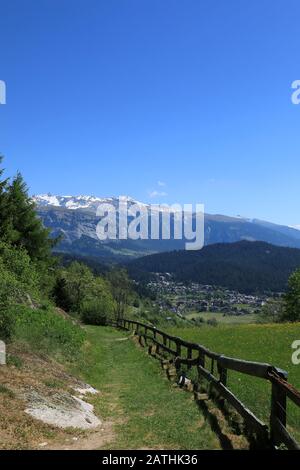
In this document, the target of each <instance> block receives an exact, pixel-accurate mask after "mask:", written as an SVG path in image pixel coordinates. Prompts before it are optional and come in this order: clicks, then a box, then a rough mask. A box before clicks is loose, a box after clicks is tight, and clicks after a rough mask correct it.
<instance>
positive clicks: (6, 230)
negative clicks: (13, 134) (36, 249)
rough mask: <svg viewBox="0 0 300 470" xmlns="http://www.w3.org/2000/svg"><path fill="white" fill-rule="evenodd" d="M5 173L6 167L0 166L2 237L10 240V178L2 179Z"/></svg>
mask: <svg viewBox="0 0 300 470" xmlns="http://www.w3.org/2000/svg"><path fill="white" fill-rule="evenodd" d="M2 161H3V157H2V156H1V155H0V164H1V163H2ZM3 173H4V169H3V168H0V238H1V239H2V240H5V241H9V240H10V238H11V218H10V207H9V201H8V194H7V189H8V186H9V179H8V178H6V179H2V176H3Z"/></svg>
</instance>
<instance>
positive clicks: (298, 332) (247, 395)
mask: <svg viewBox="0 0 300 470" xmlns="http://www.w3.org/2000/svg"><path fill="white" fill-rule="evenodd" d="M169 331H170V332H171V333H172V334H175V335H176V336H180V337H182V338H185V339H187V340H191V341H194V342H198V343H201V344H203V345H205V346H207V347H209V348H210V349H211V350H213V351H216V352H219V353H223V354H226V355H228V356H232V357H237V358H241V359H246V360H254V361H260V362H268V363H270V364H272V365H275V366H277V367H281V368H282V369H285V370H287V371H288V373H289V382H291V383H292V384H293V385H295V386H296V387H297V388H298V389H300V365H298V366H297V365H293V364H292V362H291V354H292V352H293V350H292V348H291V344H292V342H293V341H294V340H297V339H300V323H298V324H270V325H234V326H229V325H219V326H218V327H207V326H204V327H201V328H184V329H179V328H173V329H169ZM228 385H229V387H230V388H231V389H232V390H233V391H234V392H235V393H236V394H237V396H238V397H240V398H241V399H242V401H243V402H244V403H245V404H247V405H248V406H249V408H250V409H251V410H252V411H254V412H255V413H256V414H257V416H260V417H261V418H263V419H264V420H265V421H266V422H267V421H268V417H269V410H270V385H269V384H268V383H267V382H266V381H265V380H261V379H256V378H254V377H250V376H246V375H244V374H239V373H236V372H230V373H229V381H228ZM288 424H290V426H291V429H292V430H293V431H294V432H295V435H296V436H297V438H298V440H300V410H299V409H297V408H296V407H295V406H294V405H293V404H291V403H288Z"/></svg>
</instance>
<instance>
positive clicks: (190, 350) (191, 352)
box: [187, 347, 193, 369]
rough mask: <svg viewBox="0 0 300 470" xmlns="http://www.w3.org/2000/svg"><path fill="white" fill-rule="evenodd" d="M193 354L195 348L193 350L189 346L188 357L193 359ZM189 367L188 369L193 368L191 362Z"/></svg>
mask: <svg viewBox="0 0 300 470" xmlns="http://www.w3.org/2000/svg"><path fill="white" fill-rule="evenodd" d="M192 356H193V350H192V348H191V347H189V348H188V349H187V358H188V359H192ZM187 368H188V369H191V368H192V366H191V364H188V366H187Z"/></svg>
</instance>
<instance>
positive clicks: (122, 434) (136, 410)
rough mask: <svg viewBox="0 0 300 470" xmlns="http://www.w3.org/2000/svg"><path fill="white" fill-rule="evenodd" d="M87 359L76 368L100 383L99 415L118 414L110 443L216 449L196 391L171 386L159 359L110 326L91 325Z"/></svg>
mask: <svg viewBox="0 0 300 470" xmlns="http://www.w3.org/2000/svg"><path fill="white" fill-rule="evenodd" d="M86 331H87V334H88V338H89V344H88V345H87V347H86V349H85V362H82V363H81V364H80V366H79V367H78V369H77V372H80V373H81V374H82V375H83V376H84V379H85V380H86V381H87V382H88V383H91V384H92V385H93V386H95V387H97V388H99V390H100V391H101V395H100V396H99V397H98V398H95V402H94V403H95V406H96V410H97V411H98V412H99V414H100V416H102V417H104V418H106V419H108V420H111V419H112V420H113V421H114V422H115V423H116V425H115V431H116V437H115V441H114V442H112V443H111V444H110V445H109V448H111V449H143V448H151V449H216V448H218V447H219V444H218V440H217V438H216V436H215V435H214V434H213V433H212V431H211V429H210V427H209V425H208V424H207V423H206V422H204V418H203V416H202V415H201V414H200V412H199V410H198V409H197V406H196V404H195V402H194V401H193V399H192V396H191V394H189V393H185V392H183V391H181V390H179V389H176V388H174V387H172V385H171V383H170V382H168V380H167V379H166V377H165V374H164V373H163V371H162V370H161V368H160V366H159V365H158V363H157V362H156V361H155V360H153V359H151V358H150V357H149V356H147V355H146V353H145V352H143V351H141V350H139V349H138V348H137V346H136V345H135V344H134V343H133V342H132V341H131V340H127V339H126V335H125V334H124V333H121V332H119V331H116V330H114V329H111V328H103V327H87V328H86Z"/></svg>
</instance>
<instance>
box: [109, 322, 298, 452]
mask: <svg viewBox="0 0 300 470" xmlns="http://www.w3.org/2000/svg"><path fill="white" fill-rule="evenodd" d="M115 326H117V327H119V328H122V329H125V330H129V331H133V332H134V334H135V335H137V336H138V337H139V339H140V342H141V340H142V339H143V340H144V344H145V345H148V346H149V351H150V350H151V348H152V347H154V348H155V353H156V354H158V355H160V356H164V357H167V358H170V363H173V364H174V366H175V368H176V370H177V372H178V376H180V378H181V381H183V382H184V381H185V380H186V378H185V377H186V375H185V374H182V366H185V368H186V369H187V372H188V371H190V370H191V369H192V368H195V370H196V373H197V380H196V381H193V387H195V388H194V390H195V389H196V390H197V387H199V385H200V384H201V380H202V381H203V379H205V380H206V381H207V382H208V383H209V384H210V388H212V389H214V390H215V391H216V392H217V394H218V396H219V397H222V399H223V400H226V401H227V402H228V403H229V404H230V405H231V406H232V407H233V408H234V409H235V410H236V411H237V412H238V413H239V415H241V416H242V418H243V420H244V423H245V426H246V428H247V429H248V430H249V431H251V432H253V433H255V434H256V435H257V436H258V438H259V439H261V440H262V441H265V442H268V443H269V444H271V445H272V446H279V445H281V444H284V445H285V446H286V447H287V448H288V449H292V450H300V444H299V443H298V442H297V441H296V440H295V438H294V437H293V436H292V435H291V434H290V433H289V431H288V429H287V398H288V399H290V400H291V401H292V402H293V403H294V404H295V405H297V406H298V407H300V392H299V391H298V390H296V389H295V388H294V387H293V386H292V385H291V384H289V383H288V381H287V372H285V371H283V370H281V369H279V368H277V367H274V366H272V365H270V364H264V363H260V362H250V361H244V360H241V359H234V358H231V357H226V356H224V355H221V354H217V353H215V352H213V351H210V350H209V349H207V348H206V347H204V346H202V345H200V344H196V343H191V342H189V341H185V340H183V339H181V338H178V337H176V336H172V335H170V334H168V333H165V332H164V331H161V330H159V329H157V328H155V327H153V326H150V325H146V324H144V323H141V322H138V321H132V320H128V319H122V320H119V321H118V322H117V323H116V324H115ZM228 370H231V371H236V372H239V373H242V374H247V375H251V376H254V377H258V378H260V379H264V380H267V381H269V382H270V383H271V397H270V421H269V425H267V424H265V423H264V422H262V421H261V420H260V419H259V418H258V417H257V416H255V414H254V413H253V412H252V411H251V410H249V409H248V408H247V407H246V406H245V405H244V404H243V403H242V402H241V401H240V400H239V399H238V398H237V397H236V396H235V395H234V394H233V393H232V391H231V390H230V389H229V388H228V386H227V371H228ZM187 382H191V381H190V380H187Z"/></svg>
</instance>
